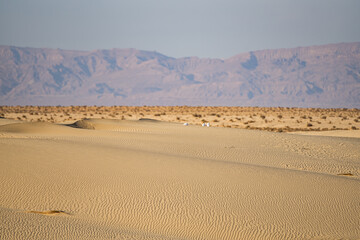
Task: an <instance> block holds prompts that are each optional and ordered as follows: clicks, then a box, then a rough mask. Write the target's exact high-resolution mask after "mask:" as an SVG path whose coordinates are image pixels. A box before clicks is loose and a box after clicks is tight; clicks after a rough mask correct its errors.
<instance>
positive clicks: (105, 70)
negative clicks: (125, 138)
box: [0, 42, 360, 108]
mask: <svg viewBox="0 0 360 240" xmlns="http://www.w3.org/2000/svg"><path fill="white" fill-rule="evenodd" d="M0 105H228V106H289V107H294V106H296V107H347V108H360V42H358V43H340V44H331V45H323V46H313V47H301V48H293V49H278V50H262V51H254V52H249V53H243V54H238V55H235V56H233V57H231V58H228V59H208V58H203V59H201V58H197V57H188V58H178V59H175V58H172V57H168V56H164V55H162V54H160V53H157V52H148V51H140V50H136V49H112V50H96V51H89V52H87V51H69V50H60V49H36V48H20V47H12V46H0Z"/></svg>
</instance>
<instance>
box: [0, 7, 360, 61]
mask: <svg viewBox="0 0 360 240" xmlns="http://www.w3.org/2000/svg"><path fill="white" fill-rule="evenodd" d="M356 41H360V0H0V45H13V46H28V47H48V48H62V49H78V50H93V49H111V48H129V47H132V48H137V49H141V50H150V51H158V52H160V53H163V54H165V55H168V56H172V57H183V56H199V57H219V58H227V57H230V56H233V55H235V54H238V53H241V52H247V51H251V50H260V49H273V48H288V47H298V46H310V45H320V44H326V43H338V42H356Z"/></svg>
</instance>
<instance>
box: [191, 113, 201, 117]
mask: <svg viewBox="0 0 360 240" xmlns="http://www.w3.org/2000/svg"><path fill="white" fill-rule="evenodd" d="M193 116H194V117H196V118H201V117H202V115H201V114H197V113H194V114H193Z"/></svg>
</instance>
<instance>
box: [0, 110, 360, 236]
mask: <svg viewBox="0 0 360 240" xmlns="http://www.w3.org/2000/svg"><path fill="white" fill-rule="evenodd" d="M6 114H10V113H6ZM348 118H349V117H348ZM354 119H357V116H354ZM344 121H345V120H344ZM355 123H356V124H357V123H358V122H355ZM343 131H344V134H345V135H346V134H348V136H343V135H344V134H340V133H341V132H338V131H329V132H330V133H335V132H338V133H339V134H340V135H341V136H311V135H302V134H289V133H284V132H271V131H259V130H250V129H230V128H219V127H201V126H199V125H193V124H189V125H188V126H184V125H183V124H182V123H171V122H163V121H156V120H150V119H142V120H135V119H134V120H119V119H101V118H94V119H82V120H76V121H72V122H71V121H70V123H66V124H65V123H64V122H62V123H56V122H55V123H49V122H43V121H39V122H38V121H33V122H32V121H19V120H12V119H4V118H3V119H0V156H1V157H0V192H1V197H0V236H1V239H359V238H360V217H359V216H360V191H359V189H360V138H357V137H356V136H355V135H356V134H357V132H358V130H346V131H345V130H343ZM309 133H310V134H311V132H308V131H306V134H309ZM320 133H325V135H326V132H320ZM323 135H324V134H323ZM354 136H355V137H354Z"/></svg>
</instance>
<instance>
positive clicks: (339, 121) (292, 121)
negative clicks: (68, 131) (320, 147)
mask: <svg viewBox="0 0 360 240" xmlns="http://www.w3.org/2000/svg"><path fill="white" fill-rule="evenodd" d="M5 117H6V118H9V119H17V120H21V121H29V122H31V121H33V122H36V121H47V122H55V123H63V122H65V123H69V122H70V123H71V122H75V121H77V120H81V119H83V118H84V117H88V118H102V119H108V118H111V119H119V120H125V119H127V120H136V119H139V118H156V119H158V120H161V121H169V122H182V123H183V122H188V123H191V124H201V123H202V122H203V121H206V122H212V123H213V124H212V126H214V127H231V128H248V129H253V130H265V131H273V132H279V131H283V132H292V131H320V130H321V131H329V130H339V129H343V130H345V129H346V130H350V129H352V130H358V129H359V128H360V110H359V109H305V108H278V107H276V108H271V107H270V108H261V107H202V106H200V107H188V106H176V107H165V106H143V107H129V106H111V107H104V106H67V107H66V106H65V107H60V106H57V107H55V106H26V107H21V106H0V118H5ZM304 119H306V120H305V121H304ZM325 120H326V121H325ZM304 124H305V126H304ZM314 125H316V126H314ZM319 125H321V128H320V126H319Z"/></svg>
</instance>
